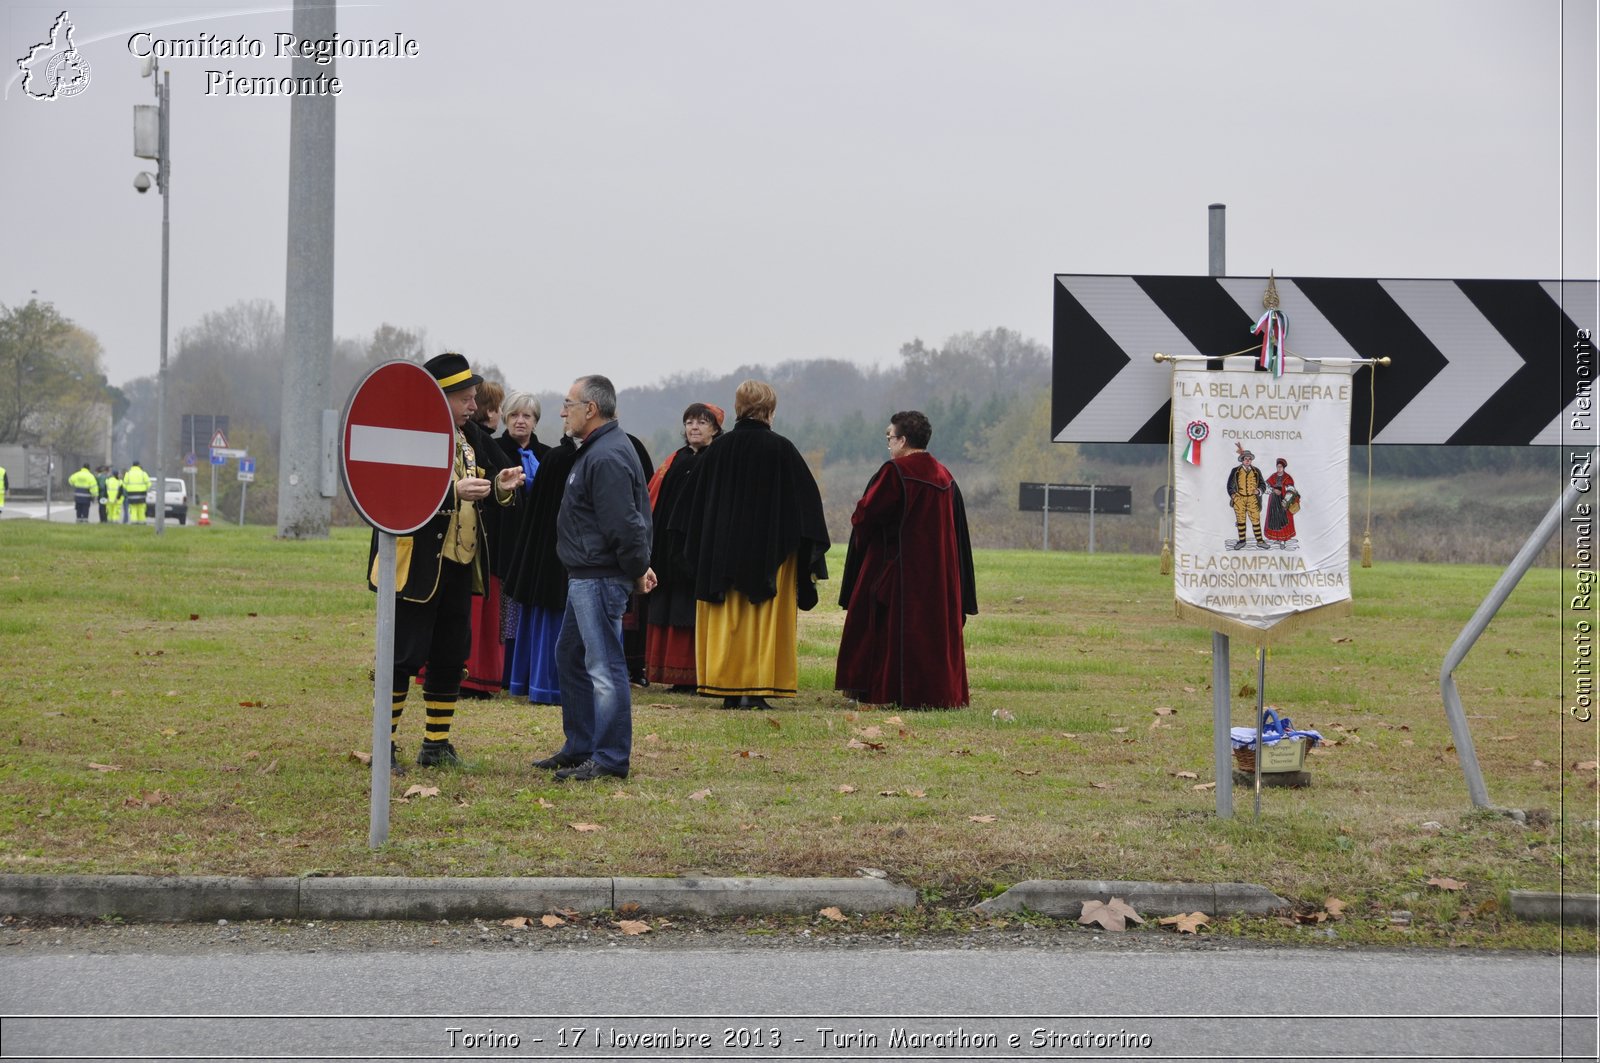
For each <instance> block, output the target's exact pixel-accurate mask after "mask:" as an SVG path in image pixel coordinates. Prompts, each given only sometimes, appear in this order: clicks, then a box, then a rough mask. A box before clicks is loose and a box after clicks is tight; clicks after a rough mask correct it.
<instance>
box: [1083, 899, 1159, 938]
mask: <svg viewBox="0 0 1600 1063" xmlns="http://www.w3.org/2000/svg"><path fill="white" fill-rule="evenodd" d="M1130 919H1132V920H1133V921H1134V922H1135V923H1142V922H1144V920H1143V919H1141V918H1140V917H1139V913H1138V912H1136V911H1134V910H1133V906H1132V905H1130V904H1129V903H1128V902H1127V901H1125V900H1123V899H1122V898H1121V897H1113V898H1111V899H1110V900H1109V901H1084V902H1083V912H1082V914H1080V915H1079V916H1078V922H1079V923H1082V924H1083V925H1085V926H1087V925H1088V924H1090V923H1098V924H1099V925H1100V926H1102V927H1104V928H1105V929H1107V930H1112V931H1116V932H1119V933H1120V932H1121V931H1123V930H1126V929H1128V920H1130Z"/></svg>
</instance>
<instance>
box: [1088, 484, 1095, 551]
mask: <svg viewBox="0 0 1600 1063" xmlns="http://www.w3.org/2000/svg"><path fill="white" fill-rule="evenodd" d="M1089 552H1090V553H1091V554H1092V553H1094V484H1090V485H1089Z"/></svg>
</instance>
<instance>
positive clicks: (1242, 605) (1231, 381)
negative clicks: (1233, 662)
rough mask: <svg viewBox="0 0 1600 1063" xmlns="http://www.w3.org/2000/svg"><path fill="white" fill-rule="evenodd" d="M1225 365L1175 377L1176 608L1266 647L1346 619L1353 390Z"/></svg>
mask: <svg viewBox="0 0 1600 1063" xmlns="http://www.w3.org/2000/svg"><path fill="white" fill-rule="evenodd" d="M1226 364H1227V365H1228V366H1229V368H1227V369H1224V370H1221V371H1216V370H1207V369H1205V368H1203V365H1204V363H1199V362H1194V363H1179V364H1178V366H1177V367H1175V368H1174V369H1173V374H1172V411H1173V413H1172V416H1173V433H1172V434H1173V451H1174V452H1173V454H1172V455H1171V458H1172V462H1173V487H1174V494H1175V498H1174V502H1175V506H1174V508H1175V510H1176V523H1175V525H1174V527H1173V573H1174V576H1175V583H1176V595H1177V603H1176V608H1177V612H1178V615H1179V616H1181V617H1184V618H1186V619H1192V620H1198V621H1199V622H1201V623H1204V624H1206V625H1208V626H1210V627H1211V628H1212V629H1213V630H1215V631H1220V632H1222V633H1224V634H1227V635H1237V636H1240V637H1243V638H1246V639H1249V640H1251V641H1254V642H1257V643H1261V644H1265V643H1268V642H1270V641H1272V639H1273V637H1275V636H1277V635H1281V634H1287V633H1288V632H1289V631H1292V630H1294V629H1296V628H1298V627H1300V626H1301V622H1303V621H1304V620H1307V619H1310V618H1311V617H1312V616H1313V615H1315V616H1316V617H1318V618H1327V617H1333V616H1347V615H1349V613H1350V443H1349V440H1350V394H1351V391H1352V388H1353V381H1352V378H1351V375H1350V371H1349V370H1348V369H1346V368H1344V367H1339V368H1337V369H1334V368H1324V369H1316V370H1312V371H1306V372H1294V371H1292V370H1291V371H1288V372H1285V373H1284V374H1283V375H1282V376H1274V375H1273V374H1271V373H1263V372H1256V371H1255V370H1254V363H1253V362H1251V361H1247V360H1245V359H1240V358H1230V359H1228V360H1227V363H1226ZM1235 365H1237V368H1234V366H1235ZM1190 366H1192V368H1190Z"/></svg>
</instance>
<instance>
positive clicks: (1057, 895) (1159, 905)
mask: <svg viewBox="0 0 1600 1063" xmlns="http://www.w3.org/2000/svg"><path fill="white" fill-rule="evenodd" d="M1112 897H1121V898H1122V899H1123V900H1125V901H1127V902H1128V903H1129V904H1130V905H1132V906H1133V907H1134V909H1135V910H1137V911H1138V912H1139V914H1140V915H1144V916H1151V915H1179V914H1187V913H1189V912H1204V913H1206V914H1207V915H1223V914H1234V913H1243V914H1253V915H1259V914H1261V913H1264V912H1269V911H1271V910H1273V909H1274V908H1286V907H1288V905H1289V902H1288V901H1286V900H1284V899H1283V898H1282V897H1279V896H1278V895H1277V894H1275V893H1273V892H1272V891H1271V890H1269V889H1267V888H1266V887H1264V886H1253V885H1251V884H1250V883H1248V882H1111V881H1105V880H1097V879H1029V880H1028V881H1027V882H1019V883H1017V884H1016V885H1015V886H1012V887H1011V888H1010V889H1008V890H1006V891H1005V892H1004V893H1002V894H1000V896H998V897H991V898H989V899H988V900H986V901H984V902H982V903H981V904H978V905H975V906H974V907H976V908H977V910H978V911H981V912H1020V911H1022V910H1023V909H1027V910H1028V911H1030V912H1038V913H1039V914H1040V915H1049V916H1054V917H1056V918H1060V919H1076V918H1078V916H1079V915H1081V914H1082V913H1083V903H1084V902H1085V901H1109V900H1110V899H1111V898H1112Z"/></svg>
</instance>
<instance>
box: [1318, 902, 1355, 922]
mask: <svg viewBox="0 0 1600 1063" xmlns="http://www.w3.org/2000/svg"><path fill="white" fill-rule="evenodd" d="M1322 907H1323V910H1324V911H1326V912H1327V913H1328V914H1329V915H1331V916H1333V917H1334V918H1335V919H1343V918H1344V910H1345V909H1346V908H1348V907H1350V906H1349V905H1348V904H1346V903H1345V902H1344V901H1341V900H1340V899H1339V898H1337V897H1329V898H1328V899H1327V900H1325V901H1323V902H1322Z"/></svg>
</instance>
